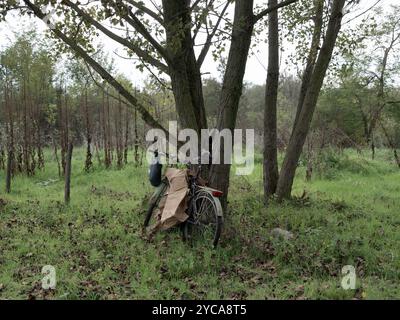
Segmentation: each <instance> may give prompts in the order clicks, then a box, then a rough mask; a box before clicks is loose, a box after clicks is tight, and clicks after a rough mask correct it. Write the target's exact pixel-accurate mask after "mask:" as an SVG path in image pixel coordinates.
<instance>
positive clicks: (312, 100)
mask: <svg viewBox="0 0 400 320" xmlns="http://www.w3.org/2000/svg"><path fill="white" fill-rule="evenodd" d="M345 2H346V1H345V0H335V1H334V2H333V4H332V11H331V17H330V19H329V23H328V28H327V31H326V35H325V40H324V43H323V45H322V48H321V52H320V54H319V56H318V60H317V62H316V64H315V67H314V71H313V74H312V77H311V80H310V84H309V87H308V89H307V93H306V96H305V98H304V103H303V106H302V108H301V111H300V114H299V117H298V121H297V124H296V125H295V127H294V128H293V134H292V137H291V139H290V141H289V145H288V148H287V151H286V156H285V159H284V161H283V165H282V170H281V173H280V176H279V181H278V187H277V195H278V200H282V199H283V198H289V197H290V195H291V191H292V186H293V180H294V176H295V173H296V169H297V163H298V161H299V158H300V155H301V152H302V149H303V146H304V142H305V140H306V137H307V134H308V131H309V128H310V125H311V120H312V117H313V114H314V110H315V107H316V104H317V100H318V96H319V93H320V91H321V87H322V84H323V81H324V78H325V74H326V71H327V69H328V66H329V63H330V60H331V58H332V53H333V49H334V47H335V43H336V39H337V36H338V33H339V31H340V27H341V22H342V17H343V13H342V11H343V7H344V4H345Z"/></svg>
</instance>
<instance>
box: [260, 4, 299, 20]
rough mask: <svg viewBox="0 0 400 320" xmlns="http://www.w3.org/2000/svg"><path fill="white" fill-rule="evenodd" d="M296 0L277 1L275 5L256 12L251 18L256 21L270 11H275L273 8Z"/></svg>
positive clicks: (278, 7) (281, 6)
mask: <svg viewBox="0 0 400 320" xmlns="http://www.w3.org/2000/svg"><path fill="white" fill-rule="evenodd" d="M297 1H299V0H285V1H282V2H281V3H278V4H277V5H276V6H273V7H271V8H267V9H265V10H263V11H261V12H260V13H258V14H256V15H255V16H254V18H253V21H254V23H257V22H258V21H259V20H261V19H262V18H264V17H265V16H266V15H267V14H268V13H270V12H271V11H275V10H278V9H280V8H283V7H286V6H288V5H291V4H292V3H295V2H297Z"/></svg>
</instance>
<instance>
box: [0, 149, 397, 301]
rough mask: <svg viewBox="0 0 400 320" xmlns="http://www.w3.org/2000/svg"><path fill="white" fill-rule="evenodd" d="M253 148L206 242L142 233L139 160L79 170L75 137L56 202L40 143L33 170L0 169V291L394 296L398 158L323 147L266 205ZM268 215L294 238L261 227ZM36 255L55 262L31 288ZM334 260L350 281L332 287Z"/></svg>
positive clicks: (143, 193) (26, 294) (51, 170)
mask: <svg viewBox="0 0 400 320" xmlns="http://www.w3.org/2000/svg"><path fill="white" fill-rule="evenodd" d="M131 158H132V156H131ZM256 160H257V161H256V168H255V170H254V172H253V174H252V175H251V176H247V177H238V176H232V185H231V189H230V198H229V208H230V210H229V212H228V213H227V215H226V219H225V226H224V233H223V235H222V238H221V243H220V246H219V247H218V248H217V249H216V250H213V249H211V248H209V246H207V244H205V243H195V244H194V245H193V246H189V245H188V244H186V243H183V242H182V241H181V238H180V234H179V232H178V231H175V230H173V231H170V232H162V233H160V234H158V235H157V236H156V237H155V239H154V241H153V242H152V243H149V242H147V241H146V240H145V238H144V237H143V235H142V230H141V225H142V221H143V216H144V211H145V208H146V199H147V198H148V196H149V195H150V194H151V192H152V188H151V186H150V184H149V183H148V180H147V168H146V167H145V166H143V167H142V168H136V167H134V166H133V164H130V165H128V166H127V167H125V168H124V169H122V170H118V169H111V170H107V171H106V170H104V169H102V168H100V167H98V166H97V167H96V168H95V170H94V171H93V172H91V173H89V174H87V173H84V172H83V162H84V152H83V150H79V149H78V150H77V151H75V153H74V160H73V177H72V192H71V204H70V205H69V206H68V207H67V206H65V205H64V204H63V187H64V185H63V181H61V180H59V178H58V174H57V168H56V164H55V162H53V160H52V159H51V155H50V153H49V154H48V155H47V164H46V169H45V171H42V172H37V174H36V176H34V177H33V178H27V177H24V176H22V175H18V176H16V177H15V179H14V180H13V185H12V189H13V190H12V193H11V194H9V195H6V194H4V172H0V183H1V191H0V298H1V299H27V298H36V299H152V298H157V299H353V298H357V299H388V298H400V284H399V279H400V258H399V254H400V232H399V228H400V212H399V208H400V170H399V169H398V168H396V166H395V165H393V164H392V163H390V153H389V152H387V151H384V150H381V151H379V153H378V157H377V159H376V160H374V161H371V160H369V154H368V153H366V154H365V155H363V156H360V155H357V154H356V153H355V152H353V151H347V152H346V153H345V154H344V155H338V154H335V153H332V154H331V155H329V156H328V157H327V158H326V159H322V161H321V163H322V165H320V167H318V170H315V174H314V177H313V180H312V181H311V182H308V183H307V182H305V180H304V168H303V167H300V168H299V170H298V175H297V179H296V183H295V188H294V194H295V195H296V196H297V197H295V198H294V199H293V200H291V201H288V202H285V203H283V204H277V203H275V202H273V201H272V202H271V203H270V204H269V206H268V207H265V206H264V205H263V202H262V167H261V160H262V159H261V158H260V157H257V159H256ZM304 192H305V196H304ZM301 195H303V197H301ZM276 227H280V228H283V229H286V230H289V231H291V232H292V233H293V234H294V238H293V239H291V240H284V239H277V238H274V237H272V236H271V233H270V231H271V230H272V229H273V228H276ZM45 265H52V266H54V267H55V269H56V275H57V286H56V289H54V290H43V289H42V288H41V279H42V278H43V275H42V274H41V269H42V267H43V266H45ZM344 265H353V266H354V267H355V268H356V271H357V282H356V285H357V288H356V289H355V290H344V289H342V287H341V279H342V275H341V269H342V267H343V266H344Z"/></svg>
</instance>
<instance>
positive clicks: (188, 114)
mask: <svg viewBox="0 0 400 320" xmlns="http://www.w3.org/2000/svg"><path fill="white" fill-rule="evenodd" d="M162 3H163V9H164V21H165V25H166V36H167V49H168V54H169V56H170V61H169V63H168V66H169V74H170V77H171V85H172V90H173V93H174V98H175V105H176V110H177V113H178V115H179V121H180V124H181V126H182V127H184V128H190V129H194V130H196V131H197V132H200V129H202V128H207V120H206V114H205V108H204V100H203V86H202V80H201V73H200V68H199V66H198V64H197V61H196V56H195V52H194V48H193V39H192V33H191V27H192V21H191V12H190V11H191V8H190V0H181V1H176V0H163V1H162Z"/></svg>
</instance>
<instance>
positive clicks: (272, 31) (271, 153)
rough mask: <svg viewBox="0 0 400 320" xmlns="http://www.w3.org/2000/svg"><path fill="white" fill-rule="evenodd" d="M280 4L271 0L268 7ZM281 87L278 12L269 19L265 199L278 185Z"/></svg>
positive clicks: (265, 124) (270, 15)
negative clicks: (278, 106) (278, 113)
mask: <svg viewBox="0 0 400 320" xmlns="http://www.w3.org/2000/svg"><path fill="white" fill-rule="evenodd" d="M277 4H278V0H270V1H269V2H268V7H273V6H276V5H277ZM278 86H279V25H278V11H276V10H275V11H272V12H271V13H269V17H268V74H267V83H266V87H265V110H264V198H265V201H267V200H268V198H269V197H270V196H271V195H273V194H274V193H275V191H276V186H277V184H278V178H279V172H278V148H277V103H278Z"/></svg>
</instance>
